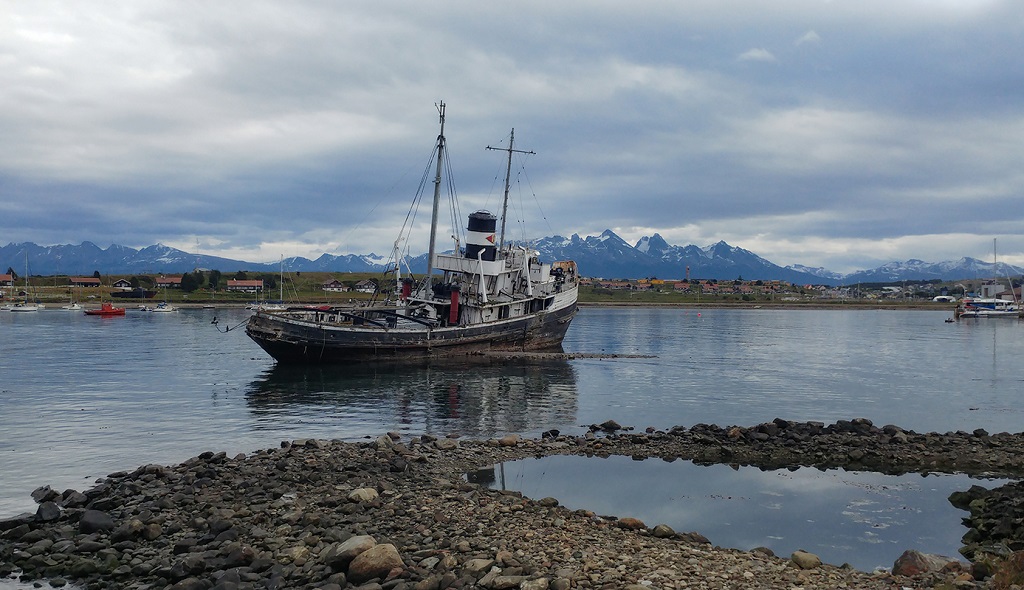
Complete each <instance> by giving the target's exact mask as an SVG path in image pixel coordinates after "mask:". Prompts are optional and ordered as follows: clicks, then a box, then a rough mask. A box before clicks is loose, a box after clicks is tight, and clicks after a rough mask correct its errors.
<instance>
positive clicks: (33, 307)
mask: <svg viewBox="0 0 1024 590" xmlns="http://www.w3.org/2000/svg"><path fill="white" fill-rule="evenodd" d="M28 296H29V293H28V250H25V301H23V302H21V303H15V304H14V305H13V306H11V311H19V312H27V311H39V308H40V305H39V304H37V303H35V302H33V301H29V299H28Z"/></svg>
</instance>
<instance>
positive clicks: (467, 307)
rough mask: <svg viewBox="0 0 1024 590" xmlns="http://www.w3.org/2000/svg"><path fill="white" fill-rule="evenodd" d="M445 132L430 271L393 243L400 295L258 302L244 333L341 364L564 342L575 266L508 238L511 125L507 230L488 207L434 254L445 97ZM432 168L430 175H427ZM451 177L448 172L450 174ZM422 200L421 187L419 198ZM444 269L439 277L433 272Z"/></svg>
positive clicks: (287, 352) (285, 359)
mask: <svg viewBox="0 0 1024 590" xmlns="http://www.w3.org/2000/svg"><path fill="white" fill-rule="evenodd" d="M438 113H439V115H440V117H439V118H440V127H441V132H440V134H439V135H438V137H437V142H436V144H435V147H434V149H435V150H436V156H437V162H436V172H435V175H434V199H433V213H432V216H431V221H430V248H429V252H428V254H427V273H426V275H425V276H424V277H422V278H421V280H419V281H416V280H415V279H414V278H413V277H412V276H411V273H410V276H403V275H402V272H401V266H402V264H401V262H402V261H403V260H404V257H402V256H401V255H400V248H399V245H400V243H401V242H402V238H399V240H396V242H395V249H394V251H395V268H394V280H395V283H394V285H395V291H394V296H395V297H394V300H392V299H391V296H390V295H388V296H387V297H386V298H385V299H384V301H382V302H380V303H373V304H371V305H367V306H362V307H360V306H332V305H322V306H304V307H303V306H299V307H289V308H288V309H287V310H285V311H278V312H272V311H266V310H257V311H256V313H255V314H253V315H252V317H250V318H249V321H248V324H247V325H246V334H248V335H249V337H250V338H252V339H253V340H254V341H255V342H256V343H257V344H259V345H260V347H262V348H263V349H264V350H265V351H266V352H267V353H268V354H270V356H272V357H274V358H275V359H276V360H277V361H278V362H279V363H344V362H362V361H377V360H399V361H400V360H412V359H423V358H431V357H439V356H451V355H458V354H469V353H476V352H481V351H544V350H560V349H561V343H562V339H563V338H564V337H565V333H566V331H567V330H568V329H569V324H570V322H571V321H572V319H573V317H574V316H575V315H576V312H577V310H578V307H577V305H576V299H577V295H578V292H579V273H578V272H577V268H576V263H575V262H573V261H571V260H567V261H560V262H551V263H544V262H541V261H540V259H539V254H538V253H537V252H535V251H534V250H533V249H531V248H528V247H526V246H524V245H519V244H515V243H512V242H509V243H506V242H505V236H504V227H505V220H504V212H505V211H507V206H508V192H509V182H510V174H509V172H510V171H511V160H512V155H513V154H514V153H530V152H522V151H521V150H516V149H514V130H513V135H512V136H510V139H509V144H508V148H501V149H502V150H503V151H506V152H507V153H508V158H509V164H508V170H509V172H506V176H505V195H504V202H503V206H502V211H503V215H502V233H501V236H500V240H499V239H496V238H498V236H497V235H496V229H497V216H496V215H493V214H491V213H490V212H489V211H483V210H481V211H476V212H474V213H472V214H470V215H469V219H468V227H467V228H466V234H465V235H466V239H465V244H466V245H465V248H464V249H463V248H460V247H459V243H458V242H456V247H455V251H454V253H452V254H447V253H445V254H441V253H437V252H436V249H437V239H436V238H437V226H438V209H439V202H440V191H441V186H442V170H444V169H445V161H446V142H445V136H444V124H445V104H444V103H443V102H442V103H440V104H439V105H438ZM425 177H426V175H425ZM449 184H450V181H449ZM418 201H419V194H417V197H416V198H415V199H414V206H415V203H417V202H418ZM435 270H437V271H440V275H439V276H434V271H435Z"/></svg>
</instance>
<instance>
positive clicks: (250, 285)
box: [225, 279, 263, 293]
mask: <svg viewBox="0 0 1024 590" xmlns="http://www.w3.org/2000/svg"><path fill="white" fill-rule="evenodd" d="M225 289H227V290H228V291H238V292H241V293H258V292H260V291H262V290H263V279H248V280H238V279H228V284H227V287H225Z"/></svg>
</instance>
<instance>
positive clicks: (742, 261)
mask: <svg viewBox="0 0 1024 590" xmlns="http://www.w3.org/2000/svg"><path fill="white" fill-rule="evenodd" d="M530 247H532V248H533V249H535V250H537V251H538V252H540V255H541V259H543V260H549V261H551V260H575V261H576V263H577V265H578V266H579V268H580V272H581V274H582V275H583V276H587V277H601V278H608V279H611V278H618V279H637V278H644V277H658V278H663V279H683V278H686V277H687V276H689V277H691V278H699V279H719V280H733V279H737V278H740V277H742V278H744V279H747V280H758V279H760V280H775V279H778V280H783V281H789V282H791V283H796V284H819V285H820V284H824V285H852V284H855V283H875V282H899V281H924V280H933V279H939V280H943V281H952V280H964V279H976V278H990V277H1009V276H1020V275H1021V274H1022V271H1021V269H1020V268H1017V267H1014V266H1011V265H1008V264H1004V263H999V264H998V265H996V264H994V263H990V262H982V261H981V260H978V259H975V258H961V259H959V260H954V261H946V262H935V263H930V262H924V261H921V260H913V259H912V260H907V261H904V262H891V263H889V264H885V265H883V266H880V267H878V268H874V269H867V270H859V271H857V272H853V273H848V274H840V273H835V272H831V271H829V270H827V269H824V268H809V267H806V266H801V265H792V266H785V267H783V266H779V265H777V264H774V263H772V262H770V261H768V260H765V259H764V258H761V257H760V256H758V255H757V254H754V253H753V252H751V251H749V250H744V249H743V248H737V247H735V246H730V245H729V244H727V243H725V242H718V243H716V244H712V245H710V246H706V247H703V248H701V247H698V246H694V245H689V246H673V245H670V244H668V242H666V241H665V240H664V239H663V238H662V237H661V236H660V235H658V234H654V235H653V236H650V237H644V238H641V239H640V240H639V241H638V242H637V243H636V244H634V245H630V244H629V243H628V242H626V241H625V240H623V239H622V238H621V237H619V236H618V235H616V234H615V232H613V231H611V230H605V231H604V232H603V233H602V234H601V235H599V236H587V237H586V238H581V237H580V236H579V235H577V234H573V235H572V237H569V238H565V237H562V236H551V237H546V238H542V239H540V240H537V241H536V242H533V243H531V244H530ZM26 253H27V256H26ZM426 258H427V255H426V254H421V255H419V256H417V257H415V258H412V259H411V260H410V261H409V264H410V266H411V268H412V269H413V270H414V271H416V272H424V271H425V270H426V266H427V265H426ZM387 262H388V260H387V257H383V256H378V255H377V254H372V253H371V254H366V255H355V254H346V255H342V256H334V255H331V254H323V255H321V256H320V257H319V258H317V259H316V260H310V259H308V258H302V257H294V258H285V259H283V260H282V261H280V262H271V263H257V262H246V261H241V260H232V259H229V258H221V257H218V256H207V255H204V254H196V253H189V252H184V251H182V250H177V249H175V248H171V247H168V246H165V245H163V244H156V245H153V246H147V247H145V248H142V249H141V250H136V249H134V248H129V247H127V246H119V245H116V244H115V245H111V246H110V247H108V248H106V249H104V248H100V247H99V246H97V245H96V244H94V243H92V242H82V243H81V244H79V245H77V246H76V245H71V244H66V245H57V246H38V245H36V244H33V243H31V242H25V243H21V244H14V243H10V244H7V245H6V246H3V247H0V269H8V268H10V269H13V270H14V271H15V272H16V273H18V274H23V272H24V271H25V268H26V265H27V267H28V271H29V272H30V273H31V274H33V275H56V274H67V275H90V276H91V275H92V274H93V273H94V272H97V271H98V272H100V274H102V275H108V274H114V275H128V274H156V273H164V274H177V273H183V272H189V271H192V270H194V269H196V268H203V269H217V270H220V271H221V272H223V273H234V272H236V271H239V270H244V271H250V272H278V271H279V269H281V268H283V269H284V270H286V271H288V272H334V273H348V272H380V271H383V270H384V269H385V268H386V265H387Z"/></svg>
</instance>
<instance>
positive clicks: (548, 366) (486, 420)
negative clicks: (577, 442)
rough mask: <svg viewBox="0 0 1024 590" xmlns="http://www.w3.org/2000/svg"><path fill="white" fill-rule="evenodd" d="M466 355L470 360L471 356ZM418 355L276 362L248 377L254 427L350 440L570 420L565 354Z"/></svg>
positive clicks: (516, 428)
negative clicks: (409, 359) (390, 360)
mask: <svg viewBox="0 0 1024 590" xmlns="http://www.w3.org/2000/svg"><path fill="white" fill-rule="evenodd" d="M467 360H469V361H471V362H467ZM458 361H459V362H455V361H454V360H443V361H430V362H429V363H424V364H415V365H409V364H360V365H354V366H338V365H333V366H284V365H277V366H274V367H273V368H272V369H270V370H268V371H267V372H265V373H264V374H263V375H261V376H260V378H259V379H257V380H255V381H253V383H252V384H251V385H250V387H249V388H248V390H247V391H246V401H247V405H248V407H249V410H250V412H251V413H252V416H253V417H254V419H255V420H254V428H256V429H259V430H280V431H282V432H286V433H294V432H295V430H296V427H297V426H301V430H302V432H303V436H308V437H323V438H340V439H346V440H351V439H355V438H360V437H364V436H377V435H380V434H383V433H384V432H386V431H398V432H401V433H403V434H407V435H416V434H424V433H426V434H433V435H447V434H459V435H464V436H472V437H488V436H492V435H496V434H499V433H510V432H515V433H522V434H534V435H536V434H539V433H541V432H543V431H545V430H550V429H552V428H557V429H560V428H565V427H568V426H572V425H574V424H575V419H576V413H577V400H578V392H577V387H576V381H577V379H576V370H575V368H574V367H573V366H572V365H571V364H569V363H568V362H567V361H561V360H558V361H556V360H550V361H542V362H537V361H535V360H531V361H529V362H527V361H509V360H504V359H503V360H502V361H497V360H489V359H486V358H479V359H478V358H477V357H470V358H469V359H467V358H465V357H460V358H459V359H458Z"/></svg>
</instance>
